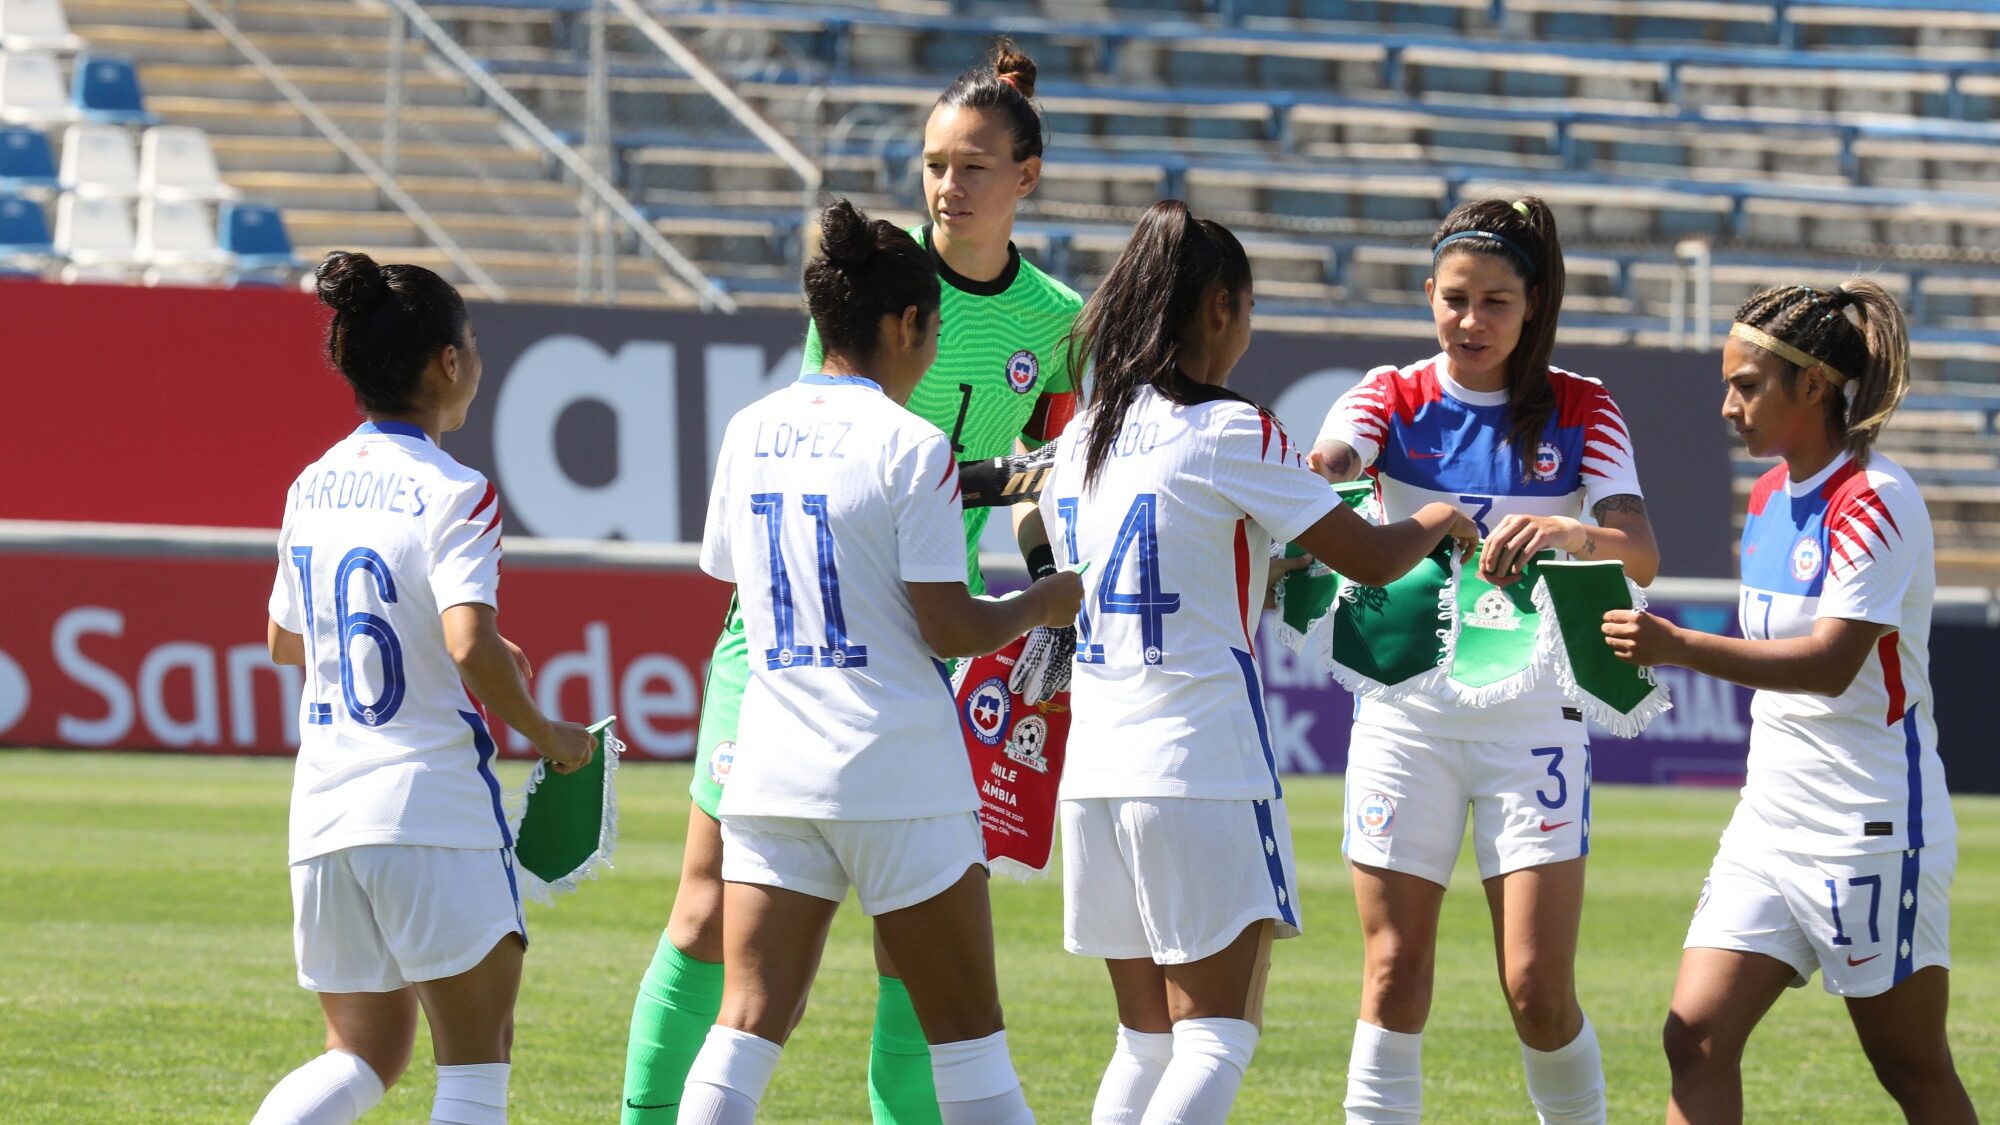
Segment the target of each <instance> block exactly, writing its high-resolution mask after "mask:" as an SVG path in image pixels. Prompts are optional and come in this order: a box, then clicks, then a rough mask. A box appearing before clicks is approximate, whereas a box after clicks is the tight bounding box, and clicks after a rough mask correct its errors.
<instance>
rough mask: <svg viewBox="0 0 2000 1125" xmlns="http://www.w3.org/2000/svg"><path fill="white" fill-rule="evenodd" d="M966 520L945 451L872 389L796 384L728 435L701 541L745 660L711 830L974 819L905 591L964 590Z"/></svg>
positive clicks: (751, 409) (761, 404) (835, 382)
mask: <svg viewBox="0 0 2000 1125" xmlns="http://www.w3.org/2000/svg"><path fill="white" fill-rule="evenodd" d="M962 514H963V507H962V506H961V505H960V503H959V495H958V467H957V465H956V464H954V463H953V461H952V456H951V443H950V442H949V441H948V440H946V438H945V436H944V435H943V434H942V433H940V432H939V431H938V428H937V427H936V426H933V425H931V424H930V423H928V422H926V421H924V420H923V419H921V418H919V417H917V416H916V415H914V414H912V413H910V412H909V411H907V410H905V409H903V408H902V407H900V406H898V405H896V404H895V403H894V402H893V401H891V400H890V399H889V397H888V396H887V395H885V394H883V393H882V389H881V388H880V387H878V386H876V385H875V384H874V383H873V382H870V381H869V380H867V379H861V378H857V377H854V376H831V375H807V376H804V377H803V378H801V379H800V380H799V381H798V382H796V383H794V384H792V385H791V386H788V387H786V388H785V389H783V390H781V391H778V392H776V393H775V394H772V395H769V396H767V397H765V398H763V399H760V400H758V401H757V402H755V403H752V404H751V405H749V406H748V407H745V408H744V409H743V410H742V411H741V412H740V413H738V414H737V415H736V417H735V418H733V419H731V420H730V422H729V430H728V432H727V433H726V434H725V435H724V437H723V439H722V448H721V452H720V454H719V455H718V457H717V461H716V469H715V487H714V489H713V490H712V491H711V492H710V493H709V499H708V523H707V527H706V528H705V529H704V531H703V533H702V541H701V567H702V569H703V570H705V571H707V572H708V573H710V574H712V575H714V576H715V577H717V578H720V579H722V580H723V581H725V582H734V583H735V584H736V590H737V596H738V599H739V600H738V605H739V606H740V607H741V612H742V615H743V630H744V635H745V638H746V640H747V643H748V646H749V650H750V653H749V655H750V683H749V686H748V687H746V688H745V689H744V692H743V717H742V719H741V720H740V723H739V725H738V727H737V732H736V761H735V764H734V765H733V766H732V767H731V769H730V773H729V785H728V787H727V788H725V789H724V790H723V793H722V804H721V806H720V811H721V813H722V815H723V816H725V817H727V816H791V817H805V818H812V819H822V820H899V819H903V818H908V817H925V816H944V815H947V814H950V813H960V812H970V811H971V810H973V809H975V808H977V807H978V806H979V797H978V794H977V792H976V791H975V790H974V789H973V787H972V767H971V765H970V763H969V761H968V759H967V758H966V754H965V747H964V745H963V743H961V741H960V739H959V733H958V716H957V710H956V708H955V706H954V705H953V701H952V695H951V688H950V685H949V681H948V679H947V675H946V670H945V666H944V665H943V664H942V663H941V662H939V660H938V659H937V657H936V655H935V654H933V653H932V651H931V649H930V646H929V645H927V644H925V643H924V639H923V634H922V632H921V631H920V630H919V629H918V627H917V617H916V612H915V610H914V609H913V608H912V607H911V604H910V595H909V591H908V589H907V588H906V587H905V583H909V582H956V583H960V584H963V583H964V582H965V575H966V566H965V524H964V522H963V519H962Z"/></svg>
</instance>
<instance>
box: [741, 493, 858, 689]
mask: <svg viewBox="0 0 2000 1125" xmlns="http://www.w3.org/2000/svg"><path fill="white" fill-rule="evenodd" d="M799 507H801V508H803V509H805V513H806V515H808V516H811V517H812V520H813V546H814V553H815V555H816V556H817V557H816V559H815V560H814V561H815V563H816V564H817V565H816V570H817V572H818V575H819V598H820V608H821V610H822V611H823V616H824V617H825V618H826V644H825V645H823V646H821V647H818V648H815V647H814V646H812V645H806V646H804V647H803V648H802V647H800V646H799V643H798V613H797V611H796V609H795V608H794V603H793V600H792V575H791V570H790V568H788V567H787V566H786V565H785V552H784V547H783V544H784V530H785V494H784V493H782V492H759V493H755V494H753V495H752V496H751V497H750V511H751V513H752V514H754V515H757V516H760V517H762V518H763V520H764V539H765V544H766V546H767V547H768V549H769V553H770V559H771V617H772V619H773V622H774V623H775V624H776V626H777V634H778V636H777V644H775V645H774V646H772V647H771V648H767V649H765V650H764V667H765V668H766V669H769V670H771V671H779V670H782V669H787V668H809V667H813V666H818V667H821V668H864V667H866V666H867V664H868V646H866V645H857V644H853V643H851V642H850V641H849V639H848V636H847V615H846V614H845V613H843V612H842V611H841V608H840V572H839V571H838V570H837V569H836V568H835V567H834V561H833V524H832V522H831V519H830V518H829V515H830V513H829V510H828V507H827V498H826V494H825V493H823V492H813V493H807V494H806V495H803V496H801V497H799Z"/></svg>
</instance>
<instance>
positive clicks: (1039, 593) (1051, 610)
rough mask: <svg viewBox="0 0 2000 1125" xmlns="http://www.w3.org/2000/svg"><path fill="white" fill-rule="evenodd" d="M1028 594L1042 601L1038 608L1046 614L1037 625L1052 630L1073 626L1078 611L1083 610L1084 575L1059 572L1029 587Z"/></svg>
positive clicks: (1073, 572)
mask: <svg viewBox="0 0 2000 1125" xmlns="http://www.w3.org/2000/svg"><path fill="white" fill-rule="evenodd" d="M1028 592H1029V593H1031V594H1033V595H1035V597H1037V598H1039V599H1040V600H1041V605H1040V606H1038V607H1037V608H1038V609H1040V610H1042V611H1043V613H1044V614H1045V616H1044V617H1043V619H1042V620H1041V621H1039V622H1037V624H1040V625H1047V626H1049V627H1050V628H1056V627H1059V626H1063V625H1073V624H1075V623H1076V614H1077V611H1078V610H1080V609H1082V608H1083V575H1081V574H1079V573H1077V572H1076V571H1074V570H1059V571H1056V572H1055V573H1054V574H1051V575H1049V576H1048V577H1047V578H1044V579H1042V580H1040V581H1038V582H1036V583H1035V584H1034V585H1033V586H1030V587H1028Z"/></svg>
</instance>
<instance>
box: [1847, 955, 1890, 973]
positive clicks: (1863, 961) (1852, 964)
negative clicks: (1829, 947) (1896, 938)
mask: <svg viewBox="0 0 2000 1125" xmlns="http://www.w3.org/2000/svg"><path fill="white" fill-rule="evenodd" d="M1880 956H1882V955H1881V954H1880V953H1875V954H1870V955H1869V956H1867V957H1863V958H1862V959H1861V960H1859V961H1856V960H1855V959H1854V955H1853V954H1852V953H1850V954H1848V955H1847V967H1848V968H1850V969H1852V968H1857V967H1859V966H1861V965H1866V964H1867V963H1868V962H1870V961H1873V960H1874V959H1875V958H1877V957H1880Z"/></svg>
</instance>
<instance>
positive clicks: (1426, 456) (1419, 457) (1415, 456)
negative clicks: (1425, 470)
mask: <svg viewBox="0 0 2000 1125" xmlns="http://www.w3.org/2000/svg"><path fill="white" fill-rule="evenodd" d="M1407 456H1408V457H1409V458H1410V460H1412V461H1435V460H1437V459H1438V458H1440V457H1442V456H1444V451H1443V450H1439V451H1438V452H1436V453H1410V454H1407Z"/></svg>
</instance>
